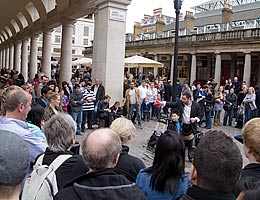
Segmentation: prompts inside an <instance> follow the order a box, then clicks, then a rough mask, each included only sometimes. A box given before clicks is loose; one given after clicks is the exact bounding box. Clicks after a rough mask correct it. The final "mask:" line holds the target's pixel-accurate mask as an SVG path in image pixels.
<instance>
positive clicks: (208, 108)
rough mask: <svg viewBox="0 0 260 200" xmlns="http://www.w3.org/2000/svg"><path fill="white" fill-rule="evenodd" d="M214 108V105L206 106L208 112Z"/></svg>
mask: <svg viewBox="0 0 260 200" xmlns="http://www.w3.org/2000/svg"><path fill="white" fill-rule="evenodd" d="M212 110H213V107H212V106H205V111H206V112H210V111H212Z"/></svg>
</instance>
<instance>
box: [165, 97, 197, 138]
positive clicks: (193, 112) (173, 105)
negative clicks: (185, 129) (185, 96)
mask: <svg viewBox="0 0 260 200" xmlns="http://www.w3.org/2000/svg"><path fill="white" fill-rule="evenodd" d="M165 106H166V107H170V108H177V110H178V111H179V113H180V119H182V114H183V112H184V106H185V105H184V104H183V103H182V102H181V101H177V102H166V105H165ZM199 116H200V106H199V104H198V103H196V102H194V101H193V102H192V104H191V111H190V118H194V117H198V118H199ZM191 128H192V132H193V134H196V133H197V122H195V123H193V124H191Z"/></svg>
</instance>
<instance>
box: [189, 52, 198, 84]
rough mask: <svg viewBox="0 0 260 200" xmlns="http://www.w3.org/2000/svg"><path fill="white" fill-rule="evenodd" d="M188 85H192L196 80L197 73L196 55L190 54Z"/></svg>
mask: <svg viewBox="0 0 260 200" xmlns="http://www.w3.org/2000/svg"><path fill="white" fill-rule="evenodd" d="M190 71H191V72H190V85H192V83H193V81H195V80H196V77H197V76H196V75H197V74H196V73H197V57H196V53H195V52H193V53H191V70H190Z"/></svg>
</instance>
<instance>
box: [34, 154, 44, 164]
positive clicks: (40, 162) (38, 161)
mask: <svg viewBox="0 0 260 200" xmlns="http://www.w3.org/2000/svg"><path fill="white" fill-rule="evenodd" d="M43 157H44V154H42V155H40V156H39V158H38V159H37V161H36V163H35V164H36V165H42V162H43Z"/></svg>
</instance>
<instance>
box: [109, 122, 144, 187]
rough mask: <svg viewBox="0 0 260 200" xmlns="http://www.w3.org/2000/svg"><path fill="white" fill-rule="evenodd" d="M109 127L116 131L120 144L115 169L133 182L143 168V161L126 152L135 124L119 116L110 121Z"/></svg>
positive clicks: (133, 133)
mask: <svg viewBox="0 0 260 200" xmlns="http://www.w3.org/2000/svg"><path fill="white" fill-rule="evenodd" d="M110 129H112V130H113V131H115V132H116V133H117V135H118V136H119V137H120V140H121V144H122V150H121V154H120V157H119V160H118V163H117V165H116V167H115V171H117V172H119V173H120V174H122V175H124V176H125V177H126V178H127V179H128V180H130V181H131V182H135V180H136V177H137V174H138V173H139V171H140V170H141V169H143V168H145V165H144V163H143V162H142V161H141V160H140V159H139V158H137V157H134V156H132V155H129V154H128V152H129V147H128V146H127V144H128V142H129V141H130V140H131V139H132V138H133V137H134V135H135V131H136V129H135V126H134V124H133V123H132V121H131V120H128V119H126V118H124V117H119V118H117V119H115V120H114V121H113V122H112V124H111V126H110Z"/></svg>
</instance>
